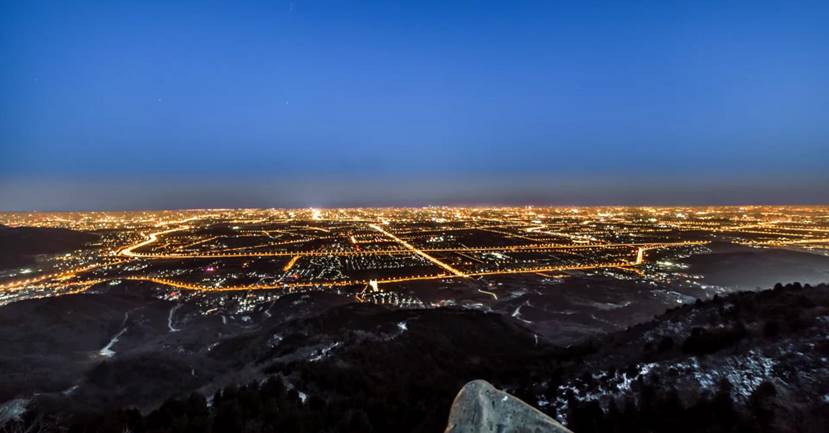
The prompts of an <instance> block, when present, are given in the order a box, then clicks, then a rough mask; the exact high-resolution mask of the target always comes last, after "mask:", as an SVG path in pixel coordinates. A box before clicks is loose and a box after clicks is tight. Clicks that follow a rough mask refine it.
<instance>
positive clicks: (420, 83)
mask: <svg viewBox="0 0 829 433" xmlns="http://www.w3.org/2000/svg"><path fill="white" fill-rule="evenodd" d="M826 22H829V3H826V2H821V1H804V2H796V4H795V3H792V2H769V1H761V2H730V3H728V4H723V3H720V2H697V3H693V4H685V3H679V2H659V3H653V4H638V5H637V4H629V3H628V2H624V3H621V2H620V3H616V4H612V5H588V4H584V3H582V2H542V1H538V2H535V1H526V2H525V1H518V2H500V3H476V2H430V1H426V2H412V3H409V4H406V3H403V4H393V3H390V2H354V3H347V2H311V1H284V2H279V1H277V2H236V3H233V4H219V3H213V2H195V1H192V2H176V4H166V3H162V2H159V3H154V2H148V3H140V4H138V3H116V2H103V1H80V2H71V3H66V2H53V1H46V2H4V3H3V4H1V5H0V52H2V53H3V56H2V59H0V93H2V94H3V98H0V211H9V210H95V209H107V210H116V209H166V208H210V207H227V208H229V207H262V208H267V207H312V206H317V207H340V206H392V205H406V206H423V205H486V204H492V205H524V204H533V205H645V204H653V205H701V204H715V205H716V204H752V203H757V204H825V203H829V188H827V185H829V173H827V170H826V167H827V165H829V79H827V77H829V27H827V26H826V25H825V23H826Z"/></svg>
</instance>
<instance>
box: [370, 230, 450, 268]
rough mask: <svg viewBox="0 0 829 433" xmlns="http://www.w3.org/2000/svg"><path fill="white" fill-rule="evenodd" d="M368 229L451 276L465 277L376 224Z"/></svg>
mask: <svg viewBox="0 0 829 433" xmlns="http://www.w3.org/2000/svg"><path fill="white" fill-rule="evenodd" d="M369 227H371V228H373V229H374V230H377V231H378V232H380V233H383V234H384V235H386V236H388V237H390V238H392V239H394V240H395V241H396V242H397V243H399V244H400V245H403V246H404V247H406V248H407V249H409V250H411V251H412V252H413V253H415V254H417V255H419V256H420V257H423V258H424V259H426V260H428V261H430V262H432V263H434V264H436V265H438V266H440V267H441V268H443V269H446V270H447V271H449V272H451V273H452V274H454V275H456V276H458V277H465V276H466V275H465V274H464V273H463V272H461V271H459V270H457V269H455V268H453V267H451V266H449V265H447V264H446V263H443V262H441V261H440V260H438V259H436V258H434V257H432V256H430V255H429V254H426V253H425V252H423V250H419V249H417V248H415V247H414V246H412V244H410V243H408V242H406V241H404V240H403V239H400V238H399V237H397V236H395V235H393V234H391V233H389V232H387V231H386V230H383V228H382V227H380V226H378V225H377V224H369Z"/></svg>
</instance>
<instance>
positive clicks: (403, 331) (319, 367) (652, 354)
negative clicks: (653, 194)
mask: <svg viewBox="0 0 829 433" xmlns="http://www.w3.org/2000/svg"><path fill="white" fill-rule="evenodd" d="M154 290H156V289H153V288H152V287H138V288H136V287H131V288H130V290H126V289H111V288H108V287H101V288H98V289H97V292H98V293H97V294H86V295H72V296H65V297H61V298H55V299H50V300H35V301H24V302H18V303H14V304H10V305H8V306H5V307H3V308H0V332H2V334H0V342H2V345H3V347H4V348H8V349H9V350H4V351H3V353H2V361H0V362H2V370H3V371H4V372H11V374H7V375H4V377H3V378H2V379H0V380H2V382H0V392H2V394H0V397H2V399H3V400H6V399H9V398H14V397H19V398H26V399H29V400H30V401H28V402H27V405H28V411H27V412H26V414H25V415H24V416H23V418H22V420H21V421H18V423H28V424H29V425H33V426H38V427H43V428H45V429H46V430H51V429H54V427H55V426H56V425H61V426H62V427H63V428H62V429H64V430H69V431H101V432H104V431H118V432H121V431H124V430H125V426H127V427H129V429H130V430H131V431H135V432H140V431H158V432H162V431H169V432H173V431H175V432H184V431H193V432H196V431H198V432H209V431H213V432H226V431H237V432H247V431H250V432H253V431H274V432H276V431H290V432H305V431H307V432H325V431H330V432H335V431H336V432H339V431H342V432H370V431H375V432H440V431H442V430H443V428H444V426H445V422H446V418H447V416H448V411H449V408H450V405H451V402H452V398H453V397H454V395H455V393H456V392H457V391H458V390H459V389H460V387H461V386H462V385H463V384H464V383H465V382H467V381H469V380H472V379H486V380H488V381H491V382H492V383H493V384H495V385H496V386H498V387H501V388H505V389H507V390H508V391H510V392H512V393H514V394H515V395H517V396H518V397H521V398H523V399H524V400H525V401H527V402H529V403H530V404H533V405H534V406H537V407H539V408H540V409H542V410H543V411H545V412H547V413H549V414H550V415H552V416H554V417H556V418H558V419H560V420H564V421H565V422H566V423H567V424H568V426H569V427H570V428H571V429H573V430H574V431H576V432H578V433H583V432H607V431H654V432H660V431H663V432H703V431H706V432H716V431H723V432H730V431H775V432H788V431H792V432H795V431H798V432H819V431H827V428H829V412H827V411H829V401H827V400H829V369H827V363H826V360H827V357H829V341H827V339H826V336H827V335H829V286H825V285H820V286H816V287H808V286H806V287H801V286H800V285H789V286H786V287H782V286H781V287H777V288H775V289H774V290H767V291H764V292H759V293H739V294H733V295H728V296H726V297H718V298H715V299H713V300H710V301H705V302H699V303H697V304H696V305H687V306H683V307H680V308H676V309H674V310H671V311H669V312H667V313H665V314H663V315H660V316H658V317H656V318H654V319H653V320H652V321H650V322H648V323H645V324H642V325H637V326H633V327H631V328H629V329H628V330H623V331H619V332H614V333H611V334H609V335H607V336H604V337H595V338H592V339H590V340H588V341H587V342H585V343H583V344H580V345H577V346H571V347H568V348H562V347H557V346H554V345H552V344H550V343H548V342H546V341H545V340H544V339H543V338H539V339H536V336H535V334H534V333H533V332H532V331H530V330H528V329H527V328H525V327H524V326H525V325H524V323H522V322H521V321H520V320H515V319H513V318H511V317H509V316H508V315H505V314H497V313H482V312H478V311H470V310H459V309H451V308H444V309H430V310H399V309H392V308H386V307H383V306H378V305H370V304H352V303H349V302H348V301H347V298H345V297H339V296H337V295H326V294H307V295H289V296H285V297H283V298H280V299H279V300H278V301H276V302H274V303H272V304H265V305H262V306H258V307H257V308H256V309H255V310H254V311H252V312H250V313H249V316H247V317H248V318H247V319H246V318H245V316H231V317H227V316H226V317H222V313H221V312H217V313H212V314H210V315H203V314H201V313H200V312H199V311H200V310H198V308H196V306H194V305H191V304H190V303H176V302H171V301H164V300H159V299H157V295H158V293H156V292H154ZM174 308H175V309H174ZM91 311H95V312H96V313H95V314H91ZM102 311H104V312H102ZM171 311H172V313H173V314H172V315H170V312H171ZM170 317H172V319H171V320H170V321H168V319H169V318H170ZM170 328H172V330H171V329H170ZM124 329H126V331H123V330H124ZM122 331H123V332H122ZM119 333H120V334H119ZM114 335H119V340H118V342H117V344H114V345H113V346H112V350H114V351H115V352H116V354H115V355H114V356H112V357H109V358H108V357H105V356H103V355H101V354H99V351H100V350H101V348H103V347H104V346H106V345H107V344H108V342H109V341H110V339H111V338H112V337H113V336H114ZM29 341H36V343H30V342H29ZM47 372H48V373H49V375H46V374H45V373H47ZM44 376H46V377H49V379H48V380H47V379H43V377H44ZM76 385H77V387H75V386H76ZM35 393H37V395H34V394H35ZM165 396H166V397H168V398H170V399H169V400H167V401H166V402H165V401H163V400H164V398H165ZM18 425H20V424H18Z"/></svg>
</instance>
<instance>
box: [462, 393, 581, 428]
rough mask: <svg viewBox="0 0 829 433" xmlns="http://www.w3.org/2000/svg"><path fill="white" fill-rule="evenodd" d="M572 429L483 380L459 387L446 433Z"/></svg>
mask: <svg viewBox="0 0 829 433" xmlns="http://www.w3.org/2000/svg"><path fill="white" fill-rule="evenodd" d="M547 432H551V433H572V432H571V431H570V430H568V429H567V428H565V427H564V426H562V425H561V424H559V423H558V422H557V421H556V420H554V419H552V418H550V417H549V416H547V415H545V414H543V413H542V412H540V411H539V410H538V409H536V408H534V407H532V406H530V405H528V404H527V403H524V402H523V401H521V400H520V399H518V398H516V397H514V396H512V395H510V394H508V393H506V392H503V391H499V390H497V389H495V387H493V386H492V385H490V384H489V382H487V381H485V380H473V381H472V382H469V383H467V384H466V385H464V387H463V388H461V390H460V392H458V395H457V396H456V397H455V401H454V402H453V403H452V410H451V411H450V412H449V423H448V425H447V426H446V432H445V433H547Z"/></svg>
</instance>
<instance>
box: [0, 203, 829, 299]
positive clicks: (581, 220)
mask: <svg viewBox="0 0 829 433" xmlns="http://www.w3.org/2000/svg"><path fill="white" fill-rule="evenodd" d="M0 224H4V225H9V226H37V227H60V228H66V229H72V230H77V231H85V232H92V233H96V234H98V235H99V236H100V237H99V240H98V241H96V242H93V243H92V244H90V245H88V246H86V247H84V248H82V249H79V250H77V251H73V252H71V253H66V254H62V255H58V256H54V257H49V258H47V259H45V260H43V261H41V262H39V263H38V264H37V266H33V267H28V268H24V269H13V270H6V271H3V272H2V273H0V303H7V302H11V301H13V300H19V299H24V298H31V297H42V296H52V295H56V294H65V293H77V292H82V291H84V290H87V289H88V288H90V287H93V286H94V285H96V284H101V283H110V284H118V283H120V282H121V281H122V280H134V281H145V282H150V283H153V284H157V285H161V286H165V287H169V288H174V289H180V290H183V291H254V290H273V291H285V292H294V291H302V290H337V291H338V292H345V293H351V294H353V296H354V297H355V298H356V299H357V300H360V301H373V300H376V299H379V298H378V297H377V296H375V295H376V294H378V293H383V292H385V291H386V290H388V289H389V288H391V287H394V286H395V285H397V284H402V283H407V282H412V281H429V280H432V281H433V282H434V284H435V285H440V284H444V283H448V282H450V281H452V280H465V279H482V278H488V277H492V276H501V275H510V274H527V275H531V274H532V275H538V276H539V278H542V277H543V278H552V277H555V276H556V275H559V274H562V273H564V274H566V273H568V272H578V271H589V270H598V269H615V270H618V271H620V272H624V273H631V274H633V275H639V276H640V277H643V276H646V274H647V272H648V271H649V267H648V265H649V264H651V261H649V255H650V254H651V252H654V251H672V252H674V253H676V254H684V255H688V254H692V253H694V252H700V251H703V250H704V249H705V248H706V245H708V244H709V243H711V242H729V243H733V244H740V245H746V246H751V247H756V248H769V247H776V248H792V249H801V250H803V249H806V250H810V251H811V252H816V253H818V254H827V253H829V209H827V208H817V207H803V208H793V207H762V206H760V207H714V208H534V207H521V208H448V207H446V208H445V207H429V208H399V209H393V208H382V209H320V210H318V209H296V210H282V209H252V210H193V211H158V212H149V211H148V212H86V213H5V214H0ZM493 296H495V295H494V294H493ZM384 302H385V301H384ZM401 302H414V301H412V300H404V301H401Z"/></svg>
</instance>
